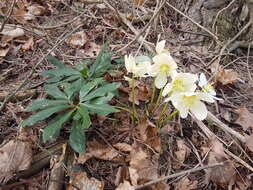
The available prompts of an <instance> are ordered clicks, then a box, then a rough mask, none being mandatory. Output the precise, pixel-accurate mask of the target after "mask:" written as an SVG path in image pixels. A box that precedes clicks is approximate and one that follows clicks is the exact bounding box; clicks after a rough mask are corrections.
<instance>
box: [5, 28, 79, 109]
mask: <svg viewBox="0 0 253 190" xmlns="http://www.w3.org/2000/svg"><path fill="white" fill-rule="evenodd" d="M81 26H83V24H81V25H79V26H77V27H76V28H75V29H74V30H72V31H71V32H70V33H69V34H67V35H66V36H64V37H63V38H62V39H61V40H60V41H59V42H57V43H56V44H55V45H54V46H53V47H52V49H51V50H50V51H49V52H48V53H47V54H45V55H44V56H43V57H42V58H41V60H40V61H39V62H38V63H37V64H36V65H35V66H34V67H33V68H32V70H31V72H30V73H29V74H28V75H27V77H26V78H25V80H24V81H23V82H22V83H21V84H20V85H19V86H18V88H17V89H16V90H14V92H12V93H10V94H9V95H8V96H7V97H6V98H5V99H4V101H3V103H2V104H1V107H0V112H1V111H2V110H3V109H4V107H5V105H6V103H7V102H8V101H9V100H10V99H11V98H12V97H13V96H14V95H15V94H16V93H17V92H18V91H19V90H20V89H22V88H23V87H24V86H25V85H26V83H27V81H28V80H29V78H30V77H31V76H32V75H33V73H34V72H35V70H36V68H37V67H38V66H39V65H40V64H41V63H42V62H43V61H44V59H46V57H47V56H48V55H50V53H52V52H53V51H54V50H55V49H56V48H57V47H58V46H59V45H60V44H61V43H62V42H63V41H64V40H65V39H66V38H67V37H68V36H70V35H71V34H73V33H74V32H75V31H77V30H78V29H79V28H80V27H81Z"/></svg>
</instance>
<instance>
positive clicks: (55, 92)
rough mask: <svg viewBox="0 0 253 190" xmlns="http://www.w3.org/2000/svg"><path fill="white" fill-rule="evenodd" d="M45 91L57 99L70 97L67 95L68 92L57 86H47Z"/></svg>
mask: <svg viewBox="0 0 253 190" xmlns="http://www.w3.org/2000/svg"><path fill="white" fill-rule="evenodd" d="M45 91H46V93H47V94H48V95H50V96H52V97H54V98H55V99H64V100H68V97H67V96H66V94H65V93H64V92H62V91H61V90H59V88H58V87H55V88H51V87H47V88H45Z"/></svg>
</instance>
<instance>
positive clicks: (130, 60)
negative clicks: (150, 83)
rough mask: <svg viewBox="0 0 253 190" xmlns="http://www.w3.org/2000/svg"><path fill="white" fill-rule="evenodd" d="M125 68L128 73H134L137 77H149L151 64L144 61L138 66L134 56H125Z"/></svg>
mask: <svg viewBox="0 0 253 190" xmlns="http://www.w3.org/2000/svg"><path fill="white" fill-rule="evenodd" d="M125 67H126V70H127V72H128V73H133V74H134V76H135V77H147V76H148V73H149V72H150V69H151V63H150V62H149V61H143V62H140V63H139V64H138V65H137V64H136V61H135V58H134V57H133V56H132V55H129V56H127V55H125Z"/></svg>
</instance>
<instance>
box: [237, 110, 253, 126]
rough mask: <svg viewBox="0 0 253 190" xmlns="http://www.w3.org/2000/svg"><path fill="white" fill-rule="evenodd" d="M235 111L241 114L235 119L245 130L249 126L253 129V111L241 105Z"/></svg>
mask: <svg viewBox="0 0 253 190" xmlns="http://www.w3.org/2000/svg"><path fill="white" fill-rule="evenodd" d="M234 111H235V113H237V114H238V115H239V117H238V118H237V120H236V121H235V123H236V124H238V125H240V126H242V127H243V130H244V131H246V130H247V129H249V128H252V129H253V113H251V112H249V110H248V109H247V108H246V107H245V106H241V107H239V108H238V109H236V110H234Z"/></svg>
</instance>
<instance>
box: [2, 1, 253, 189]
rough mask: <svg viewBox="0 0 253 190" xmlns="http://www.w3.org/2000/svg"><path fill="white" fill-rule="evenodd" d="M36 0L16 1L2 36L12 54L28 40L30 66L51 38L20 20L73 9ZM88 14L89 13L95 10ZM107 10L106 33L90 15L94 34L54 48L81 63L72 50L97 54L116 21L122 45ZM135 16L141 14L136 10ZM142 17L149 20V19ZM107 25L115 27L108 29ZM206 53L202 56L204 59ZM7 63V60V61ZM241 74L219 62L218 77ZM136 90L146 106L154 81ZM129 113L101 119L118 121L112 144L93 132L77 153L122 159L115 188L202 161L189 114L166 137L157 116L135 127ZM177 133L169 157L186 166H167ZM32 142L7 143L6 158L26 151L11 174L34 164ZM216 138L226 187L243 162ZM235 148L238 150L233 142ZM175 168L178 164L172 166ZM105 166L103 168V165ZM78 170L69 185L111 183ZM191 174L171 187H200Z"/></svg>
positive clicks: (242, 113) (213, 158)
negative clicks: (192, 137) (17, 150)
mask: <svg viewBox="0 0 253 190" xmlns="http://www.w3.org/2000/svg"><path fill="white" fill-rule="evenodd" d="M36 2H38V3H40V4H34V3H31V2H30V1H29V2H28V1H26V0H24V1H22V2H21V1H18V3H17V5H15V7H14V14H15V15H19V16H11V18H10V23H12V24H14V27H13V28H12V29H10V30H9V33H8V31H7V33H5V34H4V33H3V34H2V39H1V40H3V41H1V42H5V43H8V44H7V46H4V47H3V49H2V52H1V51H0V52H1V55H2V57H6V58H7V59H9V58H10V57H9V56H15V55H14V54H13V52H12V48H17V49H18V48H20V44H21V45H22V47H21V50H23V51H21V52H20V51H19V53H20V54H22V56H23V55H24V62H22V64H20V62H17V63H18V64H20V66H22V69H23V70H28V69H30V66H29V65H32V64H30V63H31V62H30V60H32V59H33V56H31V55H30V54H31V53H33V51H34V50H36V48H37V47H36V46H37V44H36V42H37V40H38V38H39V40H40V44H38V47H40V48H41V47H42V46H44V51H45V52H47V51H48V46H45V44H46V43H45V42H44V41H43V39H42V38H41V39H40V37H37V36H36V35H30V32H32V30H31V31H29V35H28V33H27V31H22V30H19V29H18V30H16V29H17V28H19V27H20V26H19V24H22V26H27V28H28V29H29V30H30V29H31V28H29V27H28V25H27V24H35V25H39V24H41V23H42V24H45V25H48V24H49V23H50V22H49V23H48V22H47V21H45V20H44V19H45V17H43V15H45V14H48V13H47V11H50V13H49V14H50V19H51V18H52V19H54V17H55V18H56V21H57V23H58V17H56V16H57V14H61V13H62V12H61V11H64V10H65V8H66V9H67V6H66V7H65V4H63V3H60V1H55V2H46V3H45V4H44V5H45V6H44V5H43V6H42V4H41V2H39V1H36ZM134 3H135V5H136V6H138V9H140V10H145V8H146V7H145V6H146V5H148V6H150V7H151V6H152V5H153V4H152V3H153V2H151V4H150V2H148V1H139V0H138V1H134ZM66 5H67V4H66ZM85 6H86V5H85ZM89 6H91V5H87V7H89ZM59 7H65V8H64V9H62V10H59ZM126 7H127V6H126ZM6 8H8V7H7V6H6V7H5V8H2V7H0V9H1V10H2V9H6ZM71 8H73V7H71ZM74 8H75V7H74ZM79 8H80V10H81V9H83V7H78V10H79ZM103 9H104V10H103V11H105V12H106V8H103ZM90 10H92V14H91V15H90V17H92V18H93V19H94V18H95V17H96V16H97V12H94V11H93V10H94V7H93V8H91V9H90ZM3 12H4V13H6V12H5V11H3ZM130 12H131V11H130ZM140 12H141V11H140ZM141 13H142V12H141ZM147 13H148V12H147ZM64 14H65V12H64ZM67 14H68V13H67ZM67 14H66V15H67ZM87 14H89V12H88V13H87ZM103 14H104V15H102V14H101V15H99V16H101V18H103V16H105V19H104V21H105V22H106V24H105V25H104V24H101V22H100V18H98V20H99V22H98V23H97V25H99V26H100V28H101V31H100V33H101V34H102V33H103V35H100V34H99V32H95V31H96V30H97V29H96V30H95V29H93V28H92V24H91V23H93V22H94V23H95V20H96V19H94V20H91V21H89V19H88V18H87V25H88V26H89V27H90V28H88V30H89V32H88V35H87V36H88V37H87V36H86V38H85V36H84V35H83V36H82V34H80V35H79V36H77V37H76V38H75V37H74V39H73V40H72V42H71V43H70V42H69V41H67V46H66V45H65V49H64V47H60V48H59V52H58V51H56V52H54V54H57V56H60V57H61V58H62V59H63V60H67V61H68V62H69V63H70V64H75V63H74V62H75V61H73V60H71V56H72V59H73V57H75V56H79V57H81V56H88V57H94V56H96V55H97V53H98V50H99V49H100V47H101V46H100V44H101V43H100V42H99V41H101V40H100V39H101V38H104V37H105V36H106V37H108V38H110V37H112V36H110V35H111V34H116V32H111V31H113V27H117V28H118V31H117V32H118V33H119V31H120V35H119V34H118V37H117V38H116V37H112V39H115V40H113V41H114V42H113V44H112V47H114V48H116V49H118V48H119V47H120V46H123V44H122V41H121V40H122V39H123V38H126V31H125V29H124V28H123V27H122V28H121V27H118V26H119V22H118V21H116V22H115V20H116V19H114V15H112V14H107V13H103ZM134 14H135V13H134ZM70 15H71V14H70ZM47 16H48V15H47ZM94 16H95V17H94ZM132 16H135V15H132ZM144 16H145V15H144ZM138 17H139V16H138ZM85 18H86V17H85ZM166 18H167V17H166ZM168 21H169V20H168ZM142 22H144V20H143V21H142ZM164 22H165V23H166V22H167V21H166V20H165V21H164ZM73 25H74V23H73ZM6 26H8V25H6ZM136 26H138V25H137V24H136ZM110 27H111V28H110ZM20 28H21V27H20ZM66 28H67V27H66ZM108 28H110V29H108ZM63 29H65V28H63V27H61V28H58V29H55V30H51V31H49V32H48V33H47V35H48V38H49V41H50V40H52V39H54V38H55V39H56V37H58V36H59V34H61V33H60V32H61V31H62V32H64V30H63ZM15 30H16V31H15ZM107 30H108V31H110V32H108V31H107ZM165 30H169V31H170V32H169V33H170V34H171V35H173V30H172V29H171V28H170V27H169V28H168V29H166V28H165ZM85 31H86V30H85ZM93 33H94V37H93V35H92V38H91V35H90V34H93ZM95 34H96V35H95ZM8 35H9V36H8ZM10 35H12V36H10ZM152 35H153V33H152ZM129 37H131V35H129V36H128V37H127V38H129ZM87 38H88V39H87ZM150 39H152V38H149V37H148V38H147V40H150ZM152 40H153V41H154V39H152ZM21 41H22V42H21ZM52 41H54V40H52ZM20 42H21V43H20ZM169 43H170V46H171V52H172V54H173V51H174V50H173V49H174V44H177V43H178V42H177V41H176V40H174V39H171V42H169ZM115 44H116V45H115ZM119 44H120V45H119ZM16 45H17V47H15V46H16ZM35 45H36V46H35ZM66 47H67V48H66ZM191 47H192V46H191ZM191 47H190V48H191ZM71 48H73V49H74V50H76V51H74V50H73V49H71ZM131 48H132V47H131ZM131 48H130V49H131ZM80 49H81V50H80ZM178 49H179V48H178ZM42 51H43V49H42ZM61 52H64V53H63V54H66V55H67V56H65V55H61ZM74 52H75V53H76V54H75V53H74ZM178 52H180V51H178V50H177V52H176V53H177V55H178V56H180V57H181V58H180V59H186V58H185V55H184V52H182V51H181V52H180V53H178ZM78 53H79V54H78ZM207 53H210V52H208V51H207ZM186 54H187V53H186ZM68 56H69V57H68ZM199 56H200V57H201V56H202V55H199ZM208 56H210V54H208ZM38 57H39V56H38ZM186 57H187V56H186ZM188 57H189V56H188ZM188 57H187V59H188ZM203 57H205V56H203ZM203 57H201V59H202V58H203ZM26 59H28V60H29V62H27V63H25V61H26ZM203 59H204V58H203ZM34 60H37V57H36V55H34ZM205 61H209V60H205ZM198 63H200V62H198ZM198 63H197V64H198ZM4 64H5V65H6V62H5V63H4ZM23 64H24V65H25V67H24V68H23ZM26 64H27V65H28V66H27V65H26ZM200 64H201V63H200ZM219 64H220V63H219ZM5 65H4V68H5V67H6V66H5ZM13 66H15V65H13V64H9V66H7V67H6V68H7V69H9V68H10V67H13ZM184 66H185V65H183V67H184ZM43 67H48V65H43ZM1 68H2V67H1ZM18 68H20V67H18ZM197 68H198V69H199V67H197ZM40 69H41V68H40ZM42 69H43V68H42ZM184 69H185V68H184ZM186 69H187V68H186ZM211 70H212V69H211ZM1 74H2V72H1V73H0V77H1ZM239 74H240V75H243V74H242V73H240V71H239V70H237V69H235V68H232V67H231V68H226V69H223V68H222V67H219V71H218V72H217V75H216V76H215V77H214V78H215V79H216V80H217V81H218V82H219V83H221V84H222V85H224V86H230V85H231V84H235V83H236V81H239V80H238V79H239ZM11 77H13V76H11ZM11 77H10V78H11ZM240 77H241V76H240ZM22 79H23V78H22V77H20V78H19V80H20V81H21V80H22ZM34 79H35V80H41V78H39V77H37V76H36V77H34V78H33V80H34ZM112 79H113V80H121V79H120V78H117V77H112ZM5 81H6V80H4V82H5ZM217 87H219V86H217ZM127 88H128V87H127ZM218 90H219V89H218ZM122 91H123V92H125V93H126V94H127V95H128V97H127V98H129V100H130V101H132V98H131V97H130V96H131V92H130V90H129V89H124V90H122ZM135 91H136V95H137V96H136V104H138V105H140V106H141V105H142V103H145V102H147V101H148V100H149V99H150V96H151V92H152V89H151V88H150V85H148V84H147V83H146V82H143V83H142V82H141V83H140V84H138V83H137V87H136V89H135ZM225 93H226V92H225ZM40 95H43V93H41V94H40ZM225 95H226V94H225ZM26 101H27V100H26ZM120 101H121V100H120ZM230 101H231V102H229V104H230V103H231V104H234V102H233V99H230ZM122 102H124V100H122ZM124 103H125V102H124ZM235 105H247V102H246V103H245V102H244V103H243V102H242V103H241V104H238V103H235ZM250 106H251V105H247V107H249V108H250ZM159 111H160V110H158V112H159ZM248 112H249V111H248ZM123 113H124V114H122V115H121V116H120V117H119V118H117V117H115V119H119V120H120V121H121V122H122V123H123V124H122V125H123V126H121V125H120V126H119V125H118V123H116V124H115V123H113V124H112V125H111V123H110V122H108V121H106V120H104V119H101V120H102V122H100V123H99V125H102V126H103V127H104V128H110V127H111V126H113V127H111V131H113V132H115V133H116V134H117V137H115V136H116V135H115V133H110V134H111V135H108V136H106V139H107V140H108V142H109V143H108V144H107V143H105V142H104V141H102V142H100V141H97V140H94V139H93V136H92V135H91V138H90V139H89V142H88V146H87V155H85V154H84V155H79V156H77V162H78V163H79V164H80V165H82V166H84V165H87V162H88V161H89V160H91V159H93V158H96V159H101V160H105V161H106V162H104V163H108V164H106V167H107V169H108V168H110V167H111V162H116V163H118V166H117V171H118V173H117V174H115V175H117V176H118V178H119V180H118V181H115V186H114V187H115V188H116V187H117V189H118V190H122V189H123V190H125V189H129V190H131V189H134V188H135V187H134V184H135V185H136V184H137V185H139V184H142V183H143V182H145V181H150V180H153V179H156V178H159V177H160V176H161V175H160V174H161V171H164V170H165V171H166V172H162V175H166V174H170V173H175V172H177V171H181V170H184V169H186V168H188V167H193V166H194V165H195V164H198V162H196V159H195V158H194V157H193V156H192V155H193V154H192V152H191V149H190V148H189V146H188V144H187V143H186V142H187V141H186V140H185V137H189V136H188V135H189V134H190V135H192V133H193V131H194V130H195V129H194V127H195V125H194V124H193V123H191V122H190V121H188V120H187V122H184V121H181V123H177V124H175V122H177V121H176V120H174V121H173V122H169V123H168V124H167V127H166V129H165V128H164V129H163V130H166V132H164V133H163V135H164V136H163V137H162V138H163V139H165V142H163V141H162V140H161V137H160V136H158V133H159V132H160V130H159V129H157V128H156V126H154V124H153V123H152V122H154V123H155V120H152V119H153V118H152V119H151V120H148V119H144V120H143V122H141V123H140V124H139V125H138V126H137V127H135V128H134V129H133V128H132V127H131V122H130V121H129V120H130V119H129V118H130V116H129V114H127V113H126V112H123ZM237 113H238V116H239V117H238V119H237V120H236V121H235V122H234V123H236V124H238V125H240V126H241V127H243V129H244V131H245V132H244V133H246V134H247V135H248V136H247V139H246V145H247V147H248V149H249V150H252V127H251V119H250V118H251V112H249V113H247V111H246V110H243V109H241V110H240V108H239V110H237ZM168 114H169V113H168ZM115 115H116V114H115ZM227 121H228V122H229V123H231V120H230V119H229V120H227ZM12 122H13V121H12ZM95 122H96V121H95ZM108 123H109V124H108ZM207 123H208V124H209V121H207ZM115 126H116V127H115ZM175 126H177V127H178V126H180V128H181V129H182V131H180V130H175V128H176V127H175ZM211 126H212V125H211V124H210V128H211V129H212V130H214V131H215V132H217V134H218V135H220V134H219V132H220V131H219V129H217V128H212V127H211ZM8 127H9V126H8ZM231 127H232V128H233V127H234V126H233V125H232V126H231ZM193 129H194V130H193ZM104 130H107V131H109V130H110V129H104ZM120 130H122V131H120ZM124 130H125V131H129V133H124V134H126V135H123V132H125V131H124ZM238 131H239V129H238ZM117 132H118V133H117ZM89 133H90V132H89ZM197 133H198V135H197V137H196V139H197V140H196V141H194V144H195V145H196V147H197V149H199V148H200V147H202V143H204V142H205V140H203V139H202V138H203V135H202V134H201V132H200V130H197ZM242 133H243V132H242ZM91 134H92V132H91ZM181 135H183V136H181ZM173 136H176V138H173ZM178 136H180V138H177V137H178ZM220 136H221V138H222V139H223V138H224V141H226V140H227V141H229V140H228V139H226V138H227V136H226V135H225V136H223V135H220ZM171 137H172V138H173V143H172V145H171V147H170V148H171V149H172V150H173V152H172V153H173V154H172V155H169V156H168V157H169V158H172V159H173V158H174V156H175V158H176V159H177V160H178V161H180V167H179V168H177V167H174V166H172V167H170V165H174V162H172V163H169V161H167V163H166V166H168V168H166V169H164V168H163V167H161V166H160V165H159V159H160V157H161V156H162V154H163V152H164V151H166V148H167V147H166V145H167V144H166V143H167V141H168V139H170V138H171ZM2 139H3V138H2V136H1V140H2ZM95 139H96V138H95ZM200 139H201V140H200ZM28 142H29V141H28ZM28 142H26V141H22V140H19V137H18V138H17V139H16V140H11V141H9V142H7V143H6V144H4V145H3V146H2V148H1V153H0V154H2V151H3V152H5V154H2V155H4V156H6V155H7V157H5V159H9V154H12V153H11V152H9V151H10V150H13V149H14V148H13V147H15V146H17V147H18V146H21V148H20V150H22V151H23V152H25V153H24V155H21V154H20V155H17V156H16V154H14V155H15V156H14V158H17V157H18V156H19V160H18V161H17V163H21V164H20V165H19V166H18V164H15V163H14V164H13V167H12V169H14V170H15V172H14V173H13V172H9V173H8V174H9V177H8V175H6V177H7V178H10V177H12V176H13V175H15V173H16V172H17V171H19V170H20V169H22V170H23V169H26V168H28V167H29V166H28V165H29V164H28V162H30V161H29V159H27V158H21V157H22V156H24V157H25V154H26V155H27V154H28V155H29V154H30V153H26V151H27V152H29V151H28V150H27V149H29V150H31V145H28V144H29V143H28ZM212 144H213V146H212V147H216V148H211V151H210V153H209V155H208V163H217V162H219V161H220V160H222V161H224V162H225V163H227V164H226V165H225V166H224V167H222V168H221V169H220V170H218V168H217V170H215V169H210V170H209V171H210V173H211V174H214V175H211V176H209V180H210V181H212V182H213V183H215V184H217V185H219V184H221V186H223V187H224V189H227V186H228V185H231V184H233V180H235V178H234V173H235V170H234V169H232V168H236V169H237V165H236V164H234V163H233V160H232V159H231V158H229V157H228V156H227V155H226V154H225V153H224V147H223V146H221V144H219V143H217V142H213V143H212ZM207 149H208V150H206V151H205V153H207V152H208V151H209V150H210V149H209V148H207ZM231 149H232V150H234V149H233V146H232V148H231ZM174 150H175V151H174ZM245 151H247V150H245ZM234 152H236V153H238V155H239V152H237V150H236V151H235V150H234ZM240 153H241V152H240ZM247 153H248V154H249V156H250V155H251V154H250V153H249V152H248V151H247ZM137 155H138V156H137ZM204 155H205V154H203V155H201V158H203V157H204ZM202 156H203V157H202ZM242 159H244V157H243V156H242ZM25 160H28V161H25ZM190 161H192V162H190ZM92 162H96V161H92ZM122 162H123V163H126V164H125V165H123V166H122V165H121V163H122ZM3 163H4V162H3ZM97 163H98V165H97V166H96V167H100V166H99V162H97ZM22 165H23V167H22ZM161 168H162V169H161ZM170 168H172V171H171V169H170ZM241 168H243V166H242V165H241V167H240V168H239V169H241ZM100 170H102V168H101V169H100ZM108 170H110V169H108ZM102 172H103V171H102ZM87 173H88V172H87ZM242 173H243V174H244V173H247V172H245V171H243V172H242ZM243 174H242V175H243ZM75 175H76V179H75V177H71V181H70V185H69V186H68V188H69V189H75V185H76V186H77V187H80V189H82V188H83V187H87V184H88V186H89V185H90V186H89V188H90V187H92V188H93V187H94V189H102V187H103V188H105V189H106V188H107V187H106V184H105V186H103V183H104V182H105V183H108V182H107V181H103V180H102V179H100V178H99V174H94V176H93V177H96V178H97V179H95V178H92V177H90V176H87V174H86V173H85V172H83V171H82V172H77V173H76V174H73V176H75ZM68 176H71V174H68ZM221 176H222V177H221ZM191 177H192V176H187V177H184V178H182V179H179V180H178V181H176V182H173V181H172V182H171V181H170V182H169V183H170V184H172V185H170V186H171V188H174V189H194V188H195V189H197V188H198V183H201V182H200V180H199V178H198V176H196V177H195V178H191ZM243 177H244V176H243ZM7 178H6V179H7ZM229 178H231V179H233V180H231V181H232V182H231V181H230V180H228V179H229ZM245 178H246V177H245ZM6 179H4V180H6ZM98 179H100V180H98ZM247 179H248V178H247ZM115 180H116V179H115ZM113 181H114V180H113ZM245 181H246V180H245ZM235 184H236V185H235V186H236V187H235V189H239V190H242V189H244V188H245V187H247V186H246V185H242V184H245V183H243V182H241V181H240V180H238V179H236V183H235ZM161 186H162V185H161ZM167 188H168V187H167ZM211 188H212V187H211ZM112 189H113V188H112ZM150 189H163V188H161V187H159V186H155V185H153V186H151V187H150Z"/></svg>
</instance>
